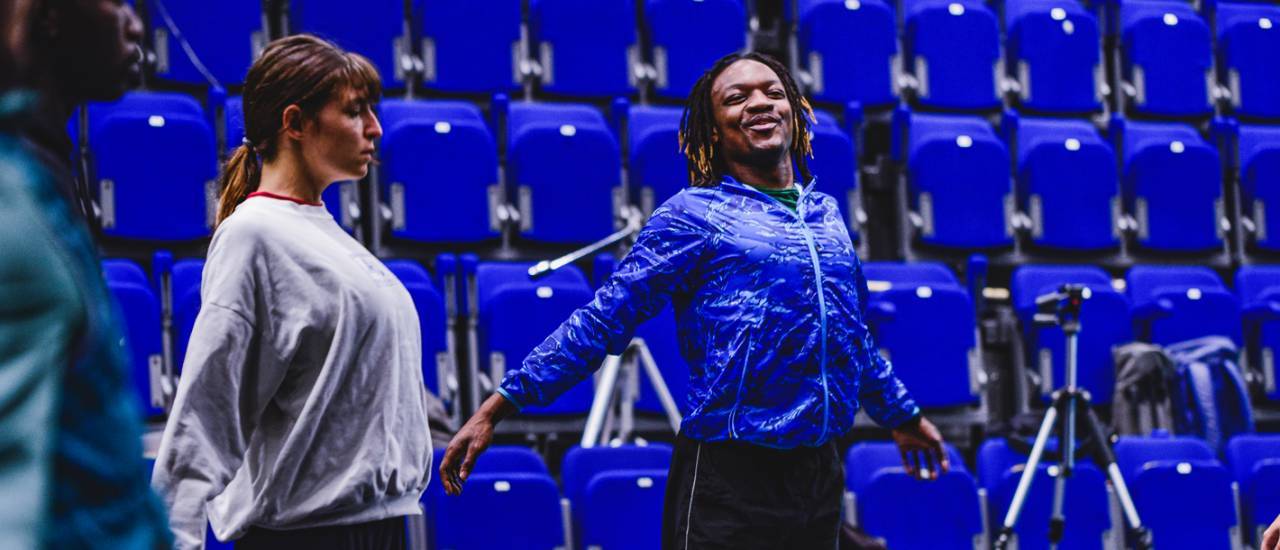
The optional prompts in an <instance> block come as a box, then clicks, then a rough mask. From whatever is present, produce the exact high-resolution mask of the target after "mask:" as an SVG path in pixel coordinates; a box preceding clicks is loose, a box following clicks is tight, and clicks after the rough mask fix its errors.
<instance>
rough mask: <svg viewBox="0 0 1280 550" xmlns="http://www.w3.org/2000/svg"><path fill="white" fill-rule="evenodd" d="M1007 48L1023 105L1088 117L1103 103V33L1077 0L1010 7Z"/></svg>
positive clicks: (1017, 1)
mask: <svg viewBox="0 0 1280 550" xmlns="http://www.w3.org/2000/svg"><path fill="white" fill-rule="evenodd" d="M1004 11H1005V28H1006V29H1008V43H1007V46H1006V47H1007V50H1008V56H1009V59H1010V61H1011V62H1012V63H1013V66H1011V67H1009V71H1010V72H1011V73H1013V75H1014V76H1015V77H1016V78H1017V79H1018V82H1019V84H1020V87H1021V90H1020V98H1021V102H1022V105H1023V106H1025V107H1027V108H1030V109H1033V110H1035V111H1038V112H1052V113H1063V114H1068V113H1084V112H1091V111H1096V110H1098V108H1099V107H1100V103H1101V99H1102V98H1101V94H1102V90H1101V84H1102V82H1099V80H1100V79H1101V78H1105V77H1103V76H1102V75H1103V73H1102V66H1101V55H1102V54H1101V52H1102V43H1101V38H1100V36H1101V33H1100V32H1099V29H1098V20H1097V18H1096V17H1095V16H1094V15H1093V14H1092V13H1090V12H1089V11H1088V10H1087V9H1085V8H1084V6H1083V5H1081V4H1080V3H1078V2H1071V1H1068V0H1010V1H1009V2H1006V3H1005V10H1004Z"/></svg>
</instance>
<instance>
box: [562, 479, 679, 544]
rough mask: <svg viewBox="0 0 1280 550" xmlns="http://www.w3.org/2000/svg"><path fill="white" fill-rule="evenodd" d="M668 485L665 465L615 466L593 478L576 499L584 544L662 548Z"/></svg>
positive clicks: (575, 507)
mask: <svg viewBox="0 0 1280 550" xmlns="http://www.w3.org/2000/svg"><path fill="white" fill-rule="evenodd" d="M666 485H667V470H666V468H665V466H664V467H663V468H657V469H628V470H611V471H607V472H602V473H600V474H599V475H597V476H595V477H594V478H592V480H591V483H590V484H588V485H587V487H586V489H585V491H584V494H583V496H582V498H581V499H580V500H578V501H575V502H574V504H575V506H574V509H575V510H576V511H577V513H578V514H579V515H578V519H579V521H580V522H581V526H582V547H583V548H610V549H618V550H648V549H651V548H660V547H661V546H662V522H663V517H662V516H663V496H664V495H663V493H664V491H665V489H666ZM579 505H580V506H579Z"/></svg>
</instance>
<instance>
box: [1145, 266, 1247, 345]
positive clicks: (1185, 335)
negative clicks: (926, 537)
mask: <svg viewBox="0 0 1280 550" xmlns="http://www.w3.org/2000/svg"><path fill="white" fill-rule="evenodd" d="M1125 280H1126V285H1127V288H1128V293H1129V300H1130V302H1131V303H1132V306H1133V308H1134V311H1135V312H1138V313H1141V312H1142V311H1143V310H1144V309H1146V308H1150V307H1153V304H1155V305H1160V306H1162V307H1163V306H1167V307H1168V308H1169V309H1168V311H1167V312H1166V313H1165V314H1164V315H1163V316H1161V317H1157V318H1155V319H1153V320H1149V321H1146V320H1143V319H1141V318H1138V319H1135V327H1134V331H1135V333H1136V334H1137V335H1138V336H1139V337H1140V338H1143V337H1145V338H1147V339H1149V341H1151V342H1154V343H1158V344H1165V345H1167V344H1173V343H1176V342H1181V341H1184V340H1191V339H1194V338H1199V337H1201V336H1207V335H1219V336H1226V337H1228V338H1231V339H1232V340H1233V341H1234V342H1235V343H1236V345H1237V346H1239V344H1240V341H1241V329H1240V305H1239V303H1238V302H1237V301H1236V298H1235V296H1234V295H1233V294H1231V293H1230V292H1229V291H1228V290H1227V289H1226V286H1225V285H1223V284H1222V279H1220V278H1218V275H1217V274H1216V273H1214V272H1213V271H1212V270H1210V269H1209V268H1206V267H1200V266H1185V267H1184V266H1135V267H1133V268H1132V269H1130V270H1129V273H1128V274H1127V275H1126V276H1125Z"/></svg>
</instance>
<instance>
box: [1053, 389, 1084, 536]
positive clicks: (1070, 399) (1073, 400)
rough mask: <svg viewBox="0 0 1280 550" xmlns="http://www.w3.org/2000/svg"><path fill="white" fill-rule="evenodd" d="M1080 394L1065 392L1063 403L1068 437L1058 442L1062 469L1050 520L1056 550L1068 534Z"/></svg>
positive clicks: (1055, 488) (1058, 478)
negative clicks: (1067, 510)
mask: <svg viewBox="0 0 1280 550" xmlns="http://www.w3.org/2000/svg"><path fill="white" fill-rule="evenodd" d="M1079 395H1080V394H1079V393H1077V392H1076V391H1075V390H1074V389H1068V390H1067V391H1065V392H1063V394H1062V397H1063V402H1064V403H1065V404H1066V406H1067V417H1066V420H1065V421H1064V422H1063V432H1065V434H1066V437H1064V438H1063V439H1062V440H1061V441H1059V442H1058V448H1059V449H1060V450H1061V452H1062V467H1061V468H1059V470H1058V476H1057V477H1056V478H1055V479H1054V480H1053V515H1052V516H1050V519H1049V547H1050V548H1052V549H1054V550H1056V549H1057V548H1058V544H1059V543H1061V542H1062V535H1063V534H1064V533H1065V532H1066V514H1065V513H1064V510H1063V509H1064V507H1065V503H1066V498H1067V479H1068V478H1070V477H1071V473H1072V471H1074V470H1075V467H1076V418H1077V415H1078V413H1079V409H1080V404H1079V403H1078V398H1079Z"/></svg>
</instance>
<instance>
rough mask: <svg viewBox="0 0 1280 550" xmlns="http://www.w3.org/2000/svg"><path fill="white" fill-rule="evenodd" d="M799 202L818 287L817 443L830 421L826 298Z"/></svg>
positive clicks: (805, 240) (798, 214) (814, 248)
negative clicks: (819, 413) (819, 428)
mask: <svg viewBox="0 0 1280 550" xmlns="http://www.w3.org/2000/svg"><path fill="white" fill-rule="evenodd" d="M799 202H800V203H799V204H798V205H797V207H798V210H799V212H796V218H797V219H798V220H799V222H800V232H801V234H803V235H804V242H805V244H806V245H807V246H808V247H809V260H810V261H811V262H812V263H813V275H814V280H815V283H816V284H817V287H818V288H817V290H818V335H819V337H820V340H821V344H820V347H819V348H818V369H819V372H821V373H822V432H821V433H819V435H818V441H823V440H825V439H826V438H827V430H828V428H829V426H828V424H829V422H830V419H831V392H830V391H829V389H828V388H827V298H826V296H825V295H824V293H823V291H822V282H823V281H822V263H821V262H820V261H819V258H818V245H817V244H816V243H815V242H814V239H813V232H812V231H810V230H809V226H808V225H806V224H805V223H804V214H803V211H804V209H805V203H804V201H803V200H802V201H799Z"/></svg>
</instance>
